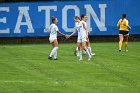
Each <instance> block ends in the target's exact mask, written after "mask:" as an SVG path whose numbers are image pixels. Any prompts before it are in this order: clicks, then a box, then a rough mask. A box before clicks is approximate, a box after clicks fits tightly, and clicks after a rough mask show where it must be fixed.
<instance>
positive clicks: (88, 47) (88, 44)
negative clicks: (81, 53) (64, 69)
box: [86, 38, 95, 56]
mask: <svg viewBox="0 0 140 93" xmlns="http://www.w3.org/2000/svg"><path fill="white" fill-rule="evenodd" d="M86 43H87V49H88V50H89V52H90V54H91V55H92V56H94V55H95V53H94V52H93V51H92V49H91V47H90V41H89V38H88V39H87V42H86Z"/></svg>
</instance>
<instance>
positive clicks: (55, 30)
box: [49, 24, 59, 43]
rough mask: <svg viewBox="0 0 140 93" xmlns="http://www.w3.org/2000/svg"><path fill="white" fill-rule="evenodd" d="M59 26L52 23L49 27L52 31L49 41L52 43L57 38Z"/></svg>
mask: <svg viewBox="0 0 140 93" xmlns="http://www.w3.org/2000/svg"><path fill="white" fill-rule="evenodd" d="M58 30H59V29H58V27H57V25H56V24H51V25H50V27H49V31H50V37H49V41H50V43H52V42H53V41H54V40H55V39H57V31H58Z"/></svg>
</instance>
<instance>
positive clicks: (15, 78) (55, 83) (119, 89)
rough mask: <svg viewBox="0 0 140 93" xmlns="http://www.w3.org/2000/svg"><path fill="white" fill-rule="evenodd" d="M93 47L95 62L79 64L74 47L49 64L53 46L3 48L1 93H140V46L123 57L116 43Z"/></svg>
mask: <svg viewBox="0 0 140 93" xmlns="http://www.w3.org/2000/svg"><path fill="white" fill-rule="evenodd" d="M91 46H92V49H93V50H94V52H95V53H96V56H94V57H93V58H92V60H91V61H87V57H86V56H84V60H83V61H79V60H78V58H77V57H76V56H74V55H73V52H74V48H75V47H76V44H72V43H71V44H68V43H67V44H59V50H58V56H59V60H57V61H56V60H51V61H49V60H48V59H47V58H48V55H49V53H50V51H51V49H52V47H51V45H50V44H31V45H30V44H22V45H0V93H140V42H130V43H129V52H124V51H122V52H121V53H119V52H118V43H114V42H112V43H95V44H94V43H93V44H91Z"/></svg>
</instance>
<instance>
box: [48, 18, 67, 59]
mask: <svg viewBox="0 0 140 93" xmlns="http://www.w3.org/2000/svg"><path fill="white" fill-rule="evenodd" d="M57 23H58V20H57V18H55V17H54V16H53V17H52V24H51V25H50V27H49V31H50V37H49V41H50V43H51V44H52V47H53V49H52V51H51V53H50V55H49V57H48V59H49V60H52V56H54V60H58V59H57V50H58V41H57V33H59V34H60V35H62V36H65V34H63V33H61V32H60V31H59V29H58V27H57V25H56V24H57Z"/></svg>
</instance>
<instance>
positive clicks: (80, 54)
mask: <svg viewBox="0 0 140 93" xmlns="http://www.w3.org/2000/svg"><path fill="white" fill-rule="evenodd" d="M79 57H80V59H81V60H82V51H81V50H80V51H79Z"/></svg>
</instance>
